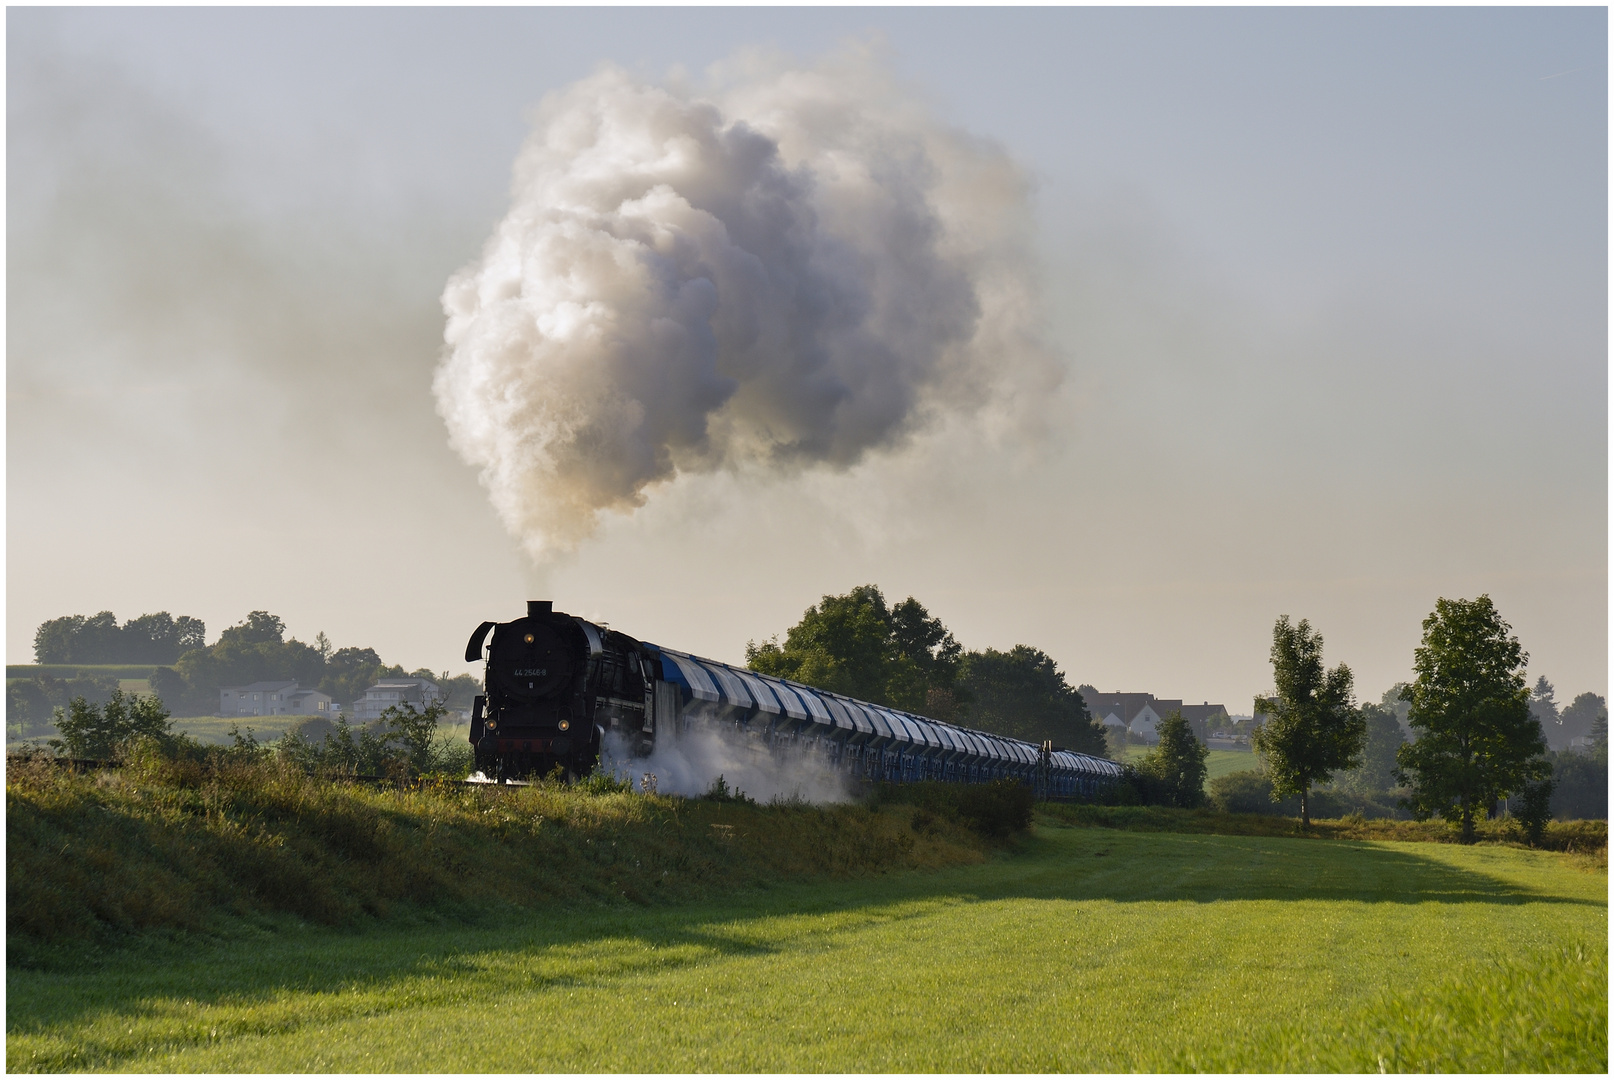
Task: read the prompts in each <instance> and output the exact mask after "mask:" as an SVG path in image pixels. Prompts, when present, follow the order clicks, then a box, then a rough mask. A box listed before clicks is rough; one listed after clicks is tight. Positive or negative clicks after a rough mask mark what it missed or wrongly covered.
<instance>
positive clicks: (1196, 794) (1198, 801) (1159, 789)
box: [1137, 709, 1210, 808]
mask: <svg viewBox="0 0 1614 1080" xmlns="http://www.w3.org/2000/svg"><path fill="white" fill-rule="evenodd" d="M1155 733H1156V734H1158V735H1159V736H1160V742H1159V743H1158V744H1157V745H1156V746H1155V748H1154V749H1153V750H1151V751H1149V752H1148V753H1147V754H1145V755H1144V756H1143V759H1142V760H1141V761H1139V762H1138V764H1137V772H1138V773H1140V774H1141V775H1142V776H1143V778H1144V779H1145V782H1146V783H1147V784H1148V786H1149V787H1150V788H1151V792H1150V794H1151V795H1153V796H1155V797H1157V798H1158V799H1159V801H1161V802H1163V803H1165V804H1166V805H1167V806H1181V807H1185V808H1191V807H1195V806H1203V805H1204V803H1205V773H1206V767H1205V760H1206V759H1207V758H1208V757H1209V756H1210V749H1209V748H1208V747H1207V746H1206V745H1205V744H1204V743H1202V742H1200V741H1199V740H1198V739H1196V738H1195V737H1194V732H1193V729H1192V728H1191V727H1190V726H1189V724H1188V721H1187V720H1184V719H1183V715H1182V711H1181V710H1180V709H1173V710H1172V711H1171V712H1169V713H1167V714H1166V715H1165V717H1164V718H1162V719H1161V721H1160V723H1159V724H1157V725H1156V726H1155ZM1151 801H1152V800H1151Z"/></svg>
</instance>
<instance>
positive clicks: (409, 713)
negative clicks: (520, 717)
mask: <svg viewBox="0 0 1614 1080" xmlns="http://www.w3.org/2000/svg"><path fill="white" fill-rule="evenodd" d="M446 711H447V710H446V707H445V706H444V705H443V704H442V703H440V702H433V703H431V704H429V705H427V706H426V707H425V709H423V710H421V709H416V708H415V707H414V706H413V705H409V704H404V705H401V706H399V705H394V706H391V707H389V708H388V709H386V710H385V711H384V712H382V714H381V718H380V720H379V721H378V722H377V723H376V724H374V725H371V726H366V727H360V728H357V729H355V728H353V727H350V726H349V724H348V722H347V718H346V717H339V718H338V719H337V722H336V724H335V725H334V727H333V728H332V730H331V731H329V732H327V733H326V734H325V737H324V739H323V740H322V741H320V742H313V741H311V740H309V739H307V738H305V737H303V736H302V735H300V734H299V733H297V732H296V731H291V732H287V733H286V735H284V736H283V737H282V738H280V739H279V740H278V741H277V742H276V743H275V744H274V745H273V746H266V745H264V744H262V743H259V742H258V740H257V738H256V737H255V736H254V735H253V732H252V729H251V728H247V729H246V731H245V732H244V733H243V732H242V731H241V730H240V729H239V728H237V729H233V730H232V731H231V736H232V740H231V744H230V745H228V746H225V747H217V746H204V745H203V744H201V743H200V742H198V741H197V740H196V739H194V738H192V737H191V736H189V735H186V734H183V733H177V732H175V731H174V730H173V720H172V719H171V717H170V715H169V712H168V709H167V708H166V707H165V706H164V705H163V702H162V699H161V698H158V697H155V696H135V695H128V694H125V693H124V692H123V691H122V690H114V691H113V692H112V695H111V697H110V698H108V700H107V701H106V702H104V703H101V704H92V703H90V702H88V701H85V700H84V699H83V698H82V697H79V698H74V699H73V700H72V701H71V702H70V703H69V704H68V706H67V707H66V708H65V709H58V710H57V716H56V729H57V737H56V738H52V739H50V740H49V742H48V745H49V746H50V748H51V749H52V750H54V751H55V752H56V753H57V754H59V755H62V756H64V757H69V758H75V759H79V760H86V759H88V760H95V761H113V760H119V761H122V760H128V759H130V758H131V757H135V756H138V755H139V754H141V753H143V752H155V753H157V754H159V755H160V756H162V757H164V758H167V759H169V760H172V761H183V760H191V761H209V760H211V761H213V762H214V763H215V764H216V763H218V762H219V761H221V760H235V761H242V760H245V761H264V760H268V759H269V758H271V757H274V758H276V759H278V760H279V761H281V762H283V763H285V764H289V765H292V766H294V767H296V768H298V769H301V770H302V771H304V772H306V773H309V774H311V775H314V774H322V775H338V776H342V775H347V776H353V775H371V776H392V777H396V778H399V779H407V778H414V777H420V776H424V775H428V774H440V775H443V776H455V775H461V776H462V775H464V774H465V773H466V772H468V771H469V770H470V767H471V749H470V746H469V745H467V744H466V743H465V742H464V741H463V740H461V739H455V738H453V737H451V736H449V735H446V734H445V733H444V732H443V730H442V728H441V726H440V723H441V721H442V719H443V717H444V715H445V713H446Z"/></svg>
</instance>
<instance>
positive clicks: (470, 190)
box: [6, 8, 1608, 712]
mask: <svg viewBox="0 0 1614 1080" xmlns="http://www.w3.org/2000/svg"><path fill="white" fill-rule="evenodd" d="M6 18H7V54H8V55H7V108H8V117H7V119H8V141H7V151H8V175H7V182H8V204H7V226H8V250H7V259H8V267H7V268H8V276H7V285H8V294H7V303H8V325H7V360H8V363H7V454H8V458H7V512H8V513H7V540H8V546H7V557H8V563H7V587H8V591H7V620H6V632H7V643H6V658H7V660H8V661H9V662H12V663H25V662H29V661H31V659H32V639H33V632H34V628H35V627H36V626H37V625H38V624H39V623H40V622H41V621H43V620H44V619H47V618H51V617H54V616H58V615H64V614H71V613H79V614H92V613H94V612H96V611H99V610H102V609H111V610H112V611H114V612H115V613H116V614H117V615H118V616H119V618H120V619H128V618H131V617H133V616H135V615H138V614H141V613H143V612H147V611H157V610H167V611H170V612H172V613H174V614H176V615H178V614H188V615H193V616H197V617H199V618H202V619H204V620H205V621H206V622H207V624H208V627H209V636H210V638H212V637H215V636H216V635H217V633H218V631H219V630H221V629H223V628H224V627H225V626H227V625H229V624H231V623H233V622H236V621H239V620H240V619H241V618H242V617H243V616H244V615H245V614H246V613H247V612H248V611H249V610H253V609H267V610H270V611H272V612H274V613H275V614H278V615H280V616H281V617H282V618H283V619H285V621H286V623H287V626H288V628H289V630H290V631H291V632H292V633H294V634H296V635H298V636H300V637H302V638H303V639H304V640H309V639H312V637H313V636H314V635H315V633H316V632H318V631H321V630H323V631H325V632H326V633H327V634H329V635H330V637H331V638H332V640H333V641H334V642H335V643H336V644H337V645H338V646H342V645H370V646H373V647H375V648H376V649H377V650H378V651H379V652H380V653H381V654H382V656H383V657H384V658H385V659H387V660H388V661H389V662H397V663H402V664H404V665H406V666H408V667H410V668H415V667H419V666H428V667H431V668H433V669H444V668H447V669H450V670H453V671H461V670H466V666H465V665H464V664H463V663H462V662H461V660H460V655H461V652H462V650H463V648H464V641H465V638H466V637H467V636H468V634H469V632H470V631H471V630H472V629H473V628H474V627H475V626H476V624H477V623H478V622H479V621H481V620H482V619H484V618H489V619H506V618H511V617H514V616H516V615H518V614H520V613H521V611H522V602H523V601H524V600H526V599H527V598H528V597H529V596H535V597H542V596H548V597H552V598H553V599H554V600H555V602H556V605H557V607H559V608H561V609H563V610H568V611H572V612H575V613H578V614H583V615H587V616H590V617H593V618H597V619H602V620H606V621H608V622H610V623H611V624H612V625H613V626H615V627H617V628H619V629H621V630H624V631H626V632H628V633H630V634H634V635H636V636H638V637H641V638H644V639H646V640H650V641H655V642H658V643H661V644H665V645H669V646H673V647H677V648H682V649H686V650H689V651H692V652H696V653H701V654H704V655H707V656H711V657H714V658H717V659H722V660H728V661H741V660H743V652H744V646H745V642H746V641H747V640H748V639H762V638H766V637H768V636H770V635H773V634H777V633H782V632H783V631H784V630H785V629H786V628H787V627H788V626H790V625H791V624H792V623H793V622H795V621H796V619H797V618H798V617H799V616H800V614H801V612H802V611H803V609H805V608H806V607H807V606H808V605H809V604H811V603H814V602H815V601H816V600H817V599H818V598H819V596H821V595H822V594H824V593H827V592H837V593H838V592H844V591H846V590H847V589H849V588H851V587H853V586H856V585H859V584H863V583H867V582H872V583H876V584H878V585H880V586H881V587H882V588H883V589H884V590H885V591H886V594H887V595H888V596H889V597H891V598H892V599H893V600H896V599H900V598H902V597H905V596H907V595H910V594H912V595H914V596H916V597H918V598H919V599H920V600H921V601H922V602H923V603H925V604H926V605H927V606H928V607H929V609H930V610H931V612H932V613H933V614H935V615H937V616H939V617H940V618H941V619H942V620H943V621H944V622H945V623H946V624H947V625H948V626H949V627H950V628H951V629H952V630H953V631H954V633H955V634H956V635H957V637H958V638H959V640H960V641H961V642H962V643H963V644H964V645H965V646H966V647H972V648H981V647H986V646H994V647H998V648H1008V647H1010V646H1012V645H1014V644H1016V643H1026V644H1030V645H1034V646H1037V647H1039V648H1042V649H1044V650H1045V651H1047V652H1048V653H1049V654H1050V655H1052V656H1053V657H1054V658H1055V659H1056V660H1057V661H1058V662H1059V664H1060V665H1061V666H1062V668H1063V669H1064V670H1065V672H1066V673H1067V674H1068V675H1069V676H1070V678H1071V681H1072V682H1073V683H1078V682H1092V683H1094V684H1096V685H1097V686H1098V687H1099V688H1100V689H1102V690H1105V691H1109V690H1126V691H1149V692H1152V693H1155V694H1158V695H1161V696H1167V697H1181V698H1185V699H1188V700H1193V701H1201V700H1209V701H1222V702H1224V703H1226V704H1227V706H1228V707H1229V709H1230V710H1232V711H1234V712H1247V711H1248V709H1249V703H1250V699H1251V697H1252V695H1254V694H1257V693H1261V692H1264V691H1267V690H1269V689H1270V687H1271V675H1270V671H1271V669H1270V666H1269V664H1268V658H1267V653H1268V649H1269V647H1270V642H1271V628H1272V623H1273V621H1274V620H1275V619H1276V618H1277V617H1278V616H1279V615H1282V614H1288V615H1290V616H1292V617H1294V618H1296V619H1299V618H1308V619H1310V620H1311V622H1312V623H1313V625H1314V626H1316V627H1317V628H1318V629H1320V630H1321V631H1322V633H1323V635H1324V637H1325V639H1326V647H1325V655H1326V658H1327V660H1328V661H1329V662H1330V663H1334V662H1339V661H1343V662H1345V663H1348V664H1350V665H1351V666H1352V668H1353V670H1354V671H1355V672H1356V676H1357V688H1358V692H1359V694H1360V695H1361V696H1363V697H1366V698H1372V699H1377V697H1378V696H1379V695H1380V693H1382V692H1383V690H1384V689H1385V688H1387V687H1388V686H1389V685H1390V684H1391V683H1393V682H1395V681H1397V680H1399V679H1403V678H1407V677H1408V675H1409V671H1410V667H1411V663H1412V653H1413V649H1414V647H1415V646H1416V644H1417V642H1418V638H1419V635H1420V625H1419V624H1420V621H1421V620H1422V619H1423V618H1424V617H1425V616H1426V615H1427V614H1428V613H1429V612H1430V611H1431V610H1432V608H1433V606H1434V602H1435V599H1436V598H1437V597H1441V596H1446V597H1459V596H1461V597H1473V596H1476V595H1478V594H1480V593H1489V594H1490V595H1491V596H1492V598H1493V599H1494V600H1495V601H1496V603H1497V605H1498V607H1499V609H1500V610H1501V612H1502V614H1503V616H1504V618H1506V619H1508V620H1509V621H1510V622H1511V623H1512V624H1513V627H1514V629H1515V631H1516V632H1517V633H1518V635H1519V637H1520V639H1521V641H1522V642H1523V644H1524V647H1525V648H1526V649H1527V650H1528V651H1529V653H1530V654H1531V661H1530V670H1531V677H1532V678H1534V677H1535V676H1536V675H1545V676H1547V678H1548V679H1550V680H1551V681H1552V682H1553V683H1554V684H1555V685H1556V687H1557V689H1558V697H1559V700H1560V701H1561V702H1562V701H1567V700H1568V699H1569V698H1570V697H1572V696H1573V695H1574V694H1576V693H1579V692H1581V691H1586V690H1591V691H1595V692H1597V693H1606V689H1607V655H1608V652H1607V642H1608V639H1607V524H1606V523H1607V460H1608V458H1607V419H1608V414H1607V401H1608V395H1607V318H1606V313H1607V242H1606V238H1607V216H1606V208H1607V171H1606V162H1607V134H1606V133H1607V109H1606V102H1607V50H1606V42H1607V31H1606V13H1605V11H1604V10H1602V9H1597V8H1580V9H1560V10H1544V9H1523V10H1501V9H1481V10H1456V9H1422V10H1395V9H1354V10H1319V9H1307V10H1293V11H1285V10H1271V9H1245V10H1240V11H1233V12H1228V11H1217V10H1208V9H1186V10H1138V9H1093V10H1048V9H1033V10H1013V11H1003V10H915V9H901V10H880V9H862V10H859V9H801V10H767V9H759V10H743V9H728V8H718V9H704V10H695V11H681V10H672V9H652V10H621V9H581V10H516V9H491V10H477V11H471V10H444V11H434V10H419V9H406V10H381V9H374V10H367V9H348V10H318V9H270V10H218V11H212V10H198V9H169V10H162V11H146V10H138V9H109V10H88V9H77V10H74V9H66V10H48V9H26V8H12V9H9V10H8V12H7V16H6ZM849 41H856V42H862V43H864V44H865V45H869V44H870V43H872V45H871V46H870V47H872V48H873V49H874V50H875V53H876V55H877V56H880V57H882V58H883V59H881V60H880V63H882V64H884V65H887V66H889V67H890V68H891V69H892V71H894V73H895V76H896V78H897V79H898V80H900V81H901V82H902V83H904V84H906V85H907V86H908V87H909V88H910V89H911V91H912V92H913V93H914V94H916V95H918V96H919V97H921V98H922V99H924V100H925V101H927V102H928V103H929V107H930V109H931V110H932V111H933V113H934V115H935V116H937V117H938V118H939V119H940V121H941V122H942V123H944V124H946V125H951V126H954V127H956V128H958V129H961V130H962V131H964V132H967V133H969V134H970V135H972V136H975V137H978V138H980V139H984V140H987V141H988V142H989V143H990V144H995V145H996V146H997V147H999V148H1001V149H1002V150H1003V151H1004V152H1006V153H1007V155H1008V156H1009V157H1010V158H1011V159H1012V160H1013V161H1014V162H1015V163H1017V165H1018V167H1019V168H1020V169H1021V170H1023V172H1024V173H1025V175H1027V176H1028V177H1029V178H1030V180H1031V184H1032V195H1031V198H1032V212H1033V214H1034V221H1035V236H1036V240H1035V243H1036V251H1035V255H1036V258H1037V263H1038V281H1039V284H1040V292H1041V296H1042V298H1043V305H1044V306H1043V311H1042V313H1041V315H1040V316H1039V318H1040V319H1041V320H1042V325H1043V326H1044V327H1045V330H1046V335H1047V340H1048V342H1049V343H1050V345H1051V346H1052V350H1053V353H1054V355H1055V356H1056V357H1057V359H1058V363H1059V365H1060V367H1061V371H1062V372H1063V382H1062V384H1061V386H1060V389H1059V390H1058V391H1057V393H1055V394H1053V395H1051V396H1050V398H1049V400H1048V402H1047V403H1046V405H1047V408H1048V409H1049V410H1050V413H1051V415H1052V417H1053V419H1054V422H1053V424H1052V425H1051V433H1050V434H1049V435H1048V436H1047V437H1046V438H1042V439H1040V440H1035V441H1032V442H1029V443H1027V442H1018V443H1017V442H1014V441H1013V440H1010V441H1009V442H1002V441H998V442H994V441H991V440H986V439H983V438H980V437H978V436H976V435H969V434H959V433H957V432H954V431H952V430H951V429H938V430H936V431H932V432H930V433H928V434H924V433H922V434H921V435H920V436H918V437H916V438H914V439H912V440H910V441H908V442H906V443H903V444H902V445H900V446H898V447H897V448H895V449H892V450H886V451H882V452H878V453H874V454H871V455H869V456H867V457H865V458H864V459H863V460H862V461H861V463H860V464H858V465H857V466H856V467H854V468H852V469H850V470H847V471H836V470H833V469H817V470H813V469H809V470H807V471H805V472H803V473H800V474H799V475H795V476H792V477H790V478H788V479H779V478H769V477H766V476H758V475H730V474H724V473H718V474H713V475H709V476H691V477H684V478H681V479H679V480H678V481H676V482H674V483H672V484H670V485H664V486H663V487H662V488H660V489H657V491H656V493H655V496H654V497H653V498H652V499H651V500H650V501H649V502H648V503H647V504H646V506H645V507H644V508H643V509H641V510H640V511H638V512H637V513H635V514H633V515H631V516H624V515H615V516H609V517H608V519H607V520H606V521H605V523H604V526H603V528H602V529H601V531H600V533H599V534H598V535H597V536H596V537H595V538H594V539H592V540H590V541H587V542H585V543H584V544H583V545H582V546H581V547H580V548H579V549H578V550H577V552H576V553H575V554H573V555H570V556H567V557H565V558H563V559H561V560H560V561H559V562H558V563H555V564H553V565H549V566H546V567H543V568H539V567H536V566H535V565H534V564H533V563H532V562H531V561H530V560H529V559H528V557H527V556H526V555H525V554H524V553H523V552H522V550H521V547H520V544H519V543H518V541H517V540H516V539H515V538H513V537H512V536H510V535H509V534H508V533H507V532H506V531H505V529H504V527H503V526H502V525H501V523H500V521H499V519H498V517H497V516H496V515H495V513H494V511H493V509H492V507H491V505H490V503H489V501H488V497H487V493H486V492H485V491H484V490H483V488H482V487H481V486H480V485H479V483H478V480H477V471H476V469H475V468H473V467H472V466H470V465H467V464H465V463H464V462H462V461H461V460H460V459H459V457H458V456H457V455H456V454H455V453H454V452H453V451H452V450H451V449H450V448H449V445H448V435H447V431H446V429H445V427H444V424H443V421H442V420H441V419H440V418H439V417H438V415H437V413H436V411H435V410H436V403H435V401H434V399H433V396H432V390H431V386H432V375H433V371H434V369H435V368H436V366H437V365H438V363H439V361H440V360H441V359H442V357H443V352H444V345H443V332H444V317H443V308H442V304H441V296H442V293H443V290H444V286H445V283H446V282H447V281H448V279H449V277H450V275H452V274H454V273H455V272H456V271H458V270H460V269H461V268H463V267H465V266H467V265H468V264H471V263H472V262H474V261H475V260H476V259H477V258H478V255H479V253H480V252H481V250H482V246H483V243H484V242H485V241H486V240H487V238H488V236H489V235H490V233H491V232H492V230H493V228H494V226H495V224H496V223H497V222H498V221H499V220H500V218H501V217H502V216H503V215H504V214H505V212H506V210H507V209H508V207H509V202H510V184H511V165H512V163H513V162H514V160H515V157H516V154H517V151H518V150H519V149H520V147H521V145H522V142H523V140H524V138H525V137H526V136H527V134H528V131H529V127H530V124H531V122H532V117H533V115H534V113H533V111H532V110H533V107H534V106H536V105H537V104H538V102H539V101H540V100H541V99H542V98H544V96H545V95H546V94H551V93H553V92H557V91H561V90H564V89H565V88H566V87H568V86H571V85H572V84H574V83H576V82H577V81H578V80H580V79H584V78H586V77H588V76H589V75H590V74H591V73H592V72H594V71H596V70H597V68H598V66H599V65H600V64H602V63H610V64H614V65H617V66H619V67H621V68H623V69H625V70H626V71H627V72H628V73H629V74H630V75H631V76H632V77H634V78H636V79H639V80H642V81H645V82H650V83H660V82H664V81H667V80H669V79H672V80H680V79H684V80H687V79H689V78H695V79H699V78H700V77H701V76H702V73H704V72H706V71H707V70H708V69H709V68H710V66H711V65H713V64H717V63H720V62H723V61H725V60H726V59H728V58H731V57H733V56H734V55H735V54H736V53H737V51H739V50H742V49H745V48H748V47H754V46H771V47H774V48H777V49H781V50H784V51H786V52H788V53H790V54H792V55H793V56H795V57H796V58H797V59H798V60H799V61H800V62H801V63H803V64H813V63H816V62H818V61H819V60H820V59H821V58H822V57H824V56H825V55H827V54H830V53H832V52H834V51H836V50H838V49H844V48H845V47H846V45H847V43H848V42H849Z"/></svg>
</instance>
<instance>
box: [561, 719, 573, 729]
mask: <svg viewBox="0 0 1614 1080" xmlns="http://www.w3.org/2000/svg"><path fill="white" fill-rule="evenodd" d="M571 726H572V722H571V721H570V720H562V721H561V722H560V729H561V730H562V731H567V730H570V728H571Z"/></svg>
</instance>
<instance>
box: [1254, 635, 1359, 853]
mask: <svg viewBox="0 0 1614 1080" xmlns="http://www.w3.org/2000/svg"><path fill="white" fill-rule="evenodd" d="M1272 673H1273V678H1274V680H1275V682H1276V683H1277V693H1276V695H1275V696H1273V697H1270V698H1257V699H1256V703H1255V707H1256V710H1257V711H1259V712H1263V713H1265V714H1267V717H1268V719H1267V722H1266V723H1265V724H1263V725H1262V726H1261V727H1259V728H1257V729H1256V731H1255V734H1254V735H1253V736H1252V738H1251V742H1252V743H1253V744H1254V746H1255V751H1256V752H1257V753H1258V754H1260V755H1261V759H1262V762H1263V763H1264V764H1265V766H1266V771H1267V776H1268V777H1269V778H1270V779H1271V781H1272V797H1273V799H1274V800H1277V799H1282V798H1284V797H1285V796H1287V795H1298V796H1300V823H1301V825H1302V826H1304V827H1307V828H1309V827H1310V826H1311V786H1312V785H1313V784H1315V783H1317V782H1319V781H1321V780H1326V779H1327V778H1328V777H1329V775H1330V774H1331V773H1334V772H1338V771H1340V770H1344V769H1354V768H1355V767H1356V766H1357V765H1358V764H1359V763H1360V760H1361V756H1362V745H1363V742H1364V741H1365V740H1366V737H1367V724H1366V722H1365V721H1364V720H1363V719H1362V716H1361V714H1360V713H1358V712H1357V711H1356V708H1355V706H1354V704H1353V703H1352V700H1351V698H1352V689H1351V687H1352V677H1351V669H1350V668H1348V667H1346V666H1345V665H1344V664H1341V665H1339V666H1338V667H1336V668H1335V669H1334V670H1333V671H1324V669H1323V636H1322V635H1321V634H1319V633H1316V632H1315V631H1313V630H1312V628H1311V624H1310V623H1308V622H1307V621H1306V620H1305V619H1301V620H1300V625H1298V626H1295V625H1291V624H1290V622H1289V616H1287V615H1285V616H1283V617H1282V618H1280V619H1279V620H1278V622H1277V625H1275V626H1273V628H1272Z"/></svg>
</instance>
